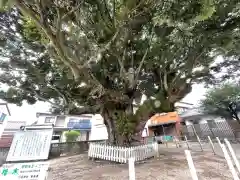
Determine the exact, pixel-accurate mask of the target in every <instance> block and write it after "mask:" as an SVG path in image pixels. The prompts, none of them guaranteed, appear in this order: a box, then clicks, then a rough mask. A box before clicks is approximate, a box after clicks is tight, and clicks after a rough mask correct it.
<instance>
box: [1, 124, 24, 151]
mask: <svg viewBox="0 0 240 180" xmlns="http://www.w3.org/2000/svg"><path fill="white" fill-rule="evenodd" d="M25 125H26V121H7V122H6V126H5V128H4V130H3V133H2V136H1V138H0V148H3V147H4V148H6V147H10V146H11V143H12V140H13V137H14V134H15V133H16V132H17V131H19V130H20V127H22V126H25Z"/></svg>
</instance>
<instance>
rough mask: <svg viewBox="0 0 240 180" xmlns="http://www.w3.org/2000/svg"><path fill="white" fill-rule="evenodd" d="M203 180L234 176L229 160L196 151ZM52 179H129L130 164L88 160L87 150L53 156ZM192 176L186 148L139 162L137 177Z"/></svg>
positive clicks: (179, 179) (182, 178)
mask: <svg viewBox="0 0 240 180" xmlns="http://www.w3.org/2000/svg"><path fill="white" fill-rule="evenodd" d="M178 151H179V150H178ZM192 157H193V161H194V164H195V167H196V169H197V173H198V176H199V179H200V180H208V179H211V180H218V179H219V180H230V179H233V178H232V177H231V174H230V172H229V170H228V166H227V164H226V161H225V160H224V159H223V158H222V157H220V156H218V155H213V153H212V152H192ZM50 162H51V171H50V174H49V175H50V176H49V178H48V180H128V166H127V164H114V163H110V162H106V161H101V160H99V161H91V160H88V158H87V155H86V154H82V155H76V156H71V157H62V158H58V159H54V160H51V161H50ZM176 179H177V180H191V177H190V171H189V169H188V165H187V161H186V159H185V155H184V151H183V150H181V151H179V152H166V151H161V154H160V157H159V158H152V159H149V160H146V161H144V162H141V163H139V164H136V180H176Z"/></svg>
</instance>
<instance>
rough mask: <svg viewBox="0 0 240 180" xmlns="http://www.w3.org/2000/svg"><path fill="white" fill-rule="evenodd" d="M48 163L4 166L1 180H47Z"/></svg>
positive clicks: (0, 170) (0, 176)
mask: <svg viewBox="0 0 240 180" xmlns="http://www.w3.org/2000/svg"><path fill="white" fill-rule="evenodd" d="M48 167H49V163H48V162H33V163H15V164H3V166H2V167H0V179H1V180H45V179H46V178H47V173H48Z"/></svg>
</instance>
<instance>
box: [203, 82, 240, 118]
mask: <svg viewBox="0 0 240 180" xmlns="http://www.w3.org/2000/svg"><path fill="white" fill-rule="evenodd" d="M232 103H235V104H236V111H239V110H240V85H239V84H224V85H221V86H217V87H214V88H212V89H210V90H209V91H208V92H207V94H206V98H205V99H203V100H202V101H201V106H202V109H203V112H205V113H207V114H211V115H218V116H222V117H225V118H226V119H230V120H231V119H237V118H238V116H237V114H236V113H233V112H232V111H231V109H229V108H230V105H231V104H232Z"/></svg>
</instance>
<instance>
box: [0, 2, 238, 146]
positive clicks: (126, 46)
mask: <svg viewBox="0 0 240 180" xmlns="http://www.w3.org/2000/svg"><path fill="white" fill-rule="evenodd" d="M4 2H6V3H5V4H3V5H4V7H5V6H6V5H8V6H9V5H10V7H14V8H15V9H16V10H17V11H18V12H19V14H18V17H19V18H20V19H21V21H20V22H22V23H20V25H21V26H20V27H21V28H17V29H14V32H15V33H14V34H13V35H15V36H13V37H19V35H20V36H21V38H20V44H22V42H25V43H24V48H20V49H21V50H22V49H25V50H26V51H25V53H23V52H21V53H20V55H18V56H15V55H14V54H13V55H14V57H17V58H14V59H15V60H16V59H17V60H18V62H19V60H21V61H20V62H21V63H22V62H27V63H28V64H31V66H32V65H34V64H33V63H32V61H31V63H29V61H30V59H32V58H33V59H34V61H36V63H37V64H38V63H42V62H43V61H41V59H39V58H36V57H37V56H39V54H36V53H35V51H34V50H31V49H32V47H34V45H35V44H37V45H39V46H40V47H42V50H41V52H40V55H43V54H45V57H44V58H43V59H44V61H48V62H44V63H43V65H46V66H47V69H48V70H47V71H48V73H46V72H44V71H43V72H44V73H45V74H48V76H50V77H52V76H53V74H57V75H58V77H59V76H60V79H61V80H60V81H58V80H56V78H54V79H52V81H51V82H48V81H47V82H46V81H45V80H44V83H43V81H42V78H43V77H42V76H41V78H40V80H36V78H35V76H36V73H37V72H33V71H32V72H31V73H26V72H25V71H24V72H23V74H20V75H19V76H18V77H15V76H16V74H13V75H14V76H10V77H11V78H8V79H13V80H15V79H16V78H18V79H20V80H18V81H17V83H16V84H17V86H21V85H22V84H24V83H23V82H22V81H24V82H25V80H28V77H29V76H34V78H35V79H33V80H31V83H30V84H27V88H29V87H32V89H31V91H30V92H31V93H30V92H29V89H27V90H26V88H25V89H24V90H22V91H20V92H21V93H18V94H16V93H15V94H14V93H12V94H10V95H9V96H8V101H11V100H12V99H18V101H17V102H21V101H22V100H23V99H24V98H22V97H26V96H27V97H29V96H30V97H33V99H34V101H36V100H44V99H43V98H42V96H43V95H44V98H45V100H47V101H49V100H54V101H55V102H57V104H60V105H61V106H63V107H66V106H67V107H69V106H70V105H71V106H73V107H74V108H75V109H80V108H81V107H84V108H86V107H88V108H92V107H94V108H92V109H91V110H92V111H93V112H99V113H101V114H102V116H103V117H104V120H105V124H106V125H107V127H108V133H109V135H110V140H111V142H118V141H120V139H124V138H129V135H133V134H134V133H135V132H136V129H135V128H137V127H138V124H139V123H140V122H141V120H142V119H143V120H144V122H145V121H146V120H147V118H146V116H145V115H144V114H143V113H142V112H140V111H139V112H138V113H137V116H138V117H134V116H133V102H134V101H135V102H139V99H140V97H141V96H142V94H145V95H147V97H148V98H149V99H148V101H146V103H144V104H143V105H141V107H140V108H139V109H140V110H143V109H144V110H146V111H145V114H148V112H152V111H153V110H154V111H155V110H156V107H154V106H153V105H154V104H155V103H154V100H159V101H160V102H161V105H160V107H157V111H159V112H162V111H163V112H169V111H173V110H174V103H175V102H177V101H179V100H181V99H182V98H184V97H185V95H186V94H188V93H189V92H190V91H191V85H192V84H193V83H199V82H208V83H215V81H216V79H215V78H214V76H213V75H214V74H215V73H216V72H219V71H221V68H223V67H230V66H231V65H232V64H234V63H235V64H237V63H239V62H238V61H237V60H238V58H239V48H238V47H239V39H240V38H239V36H240V33H239V31H240V30H239V21H240V16H239V13H238V12H239V2H238V1H237V0H210V1H204V0H203V1H200V0H199V1H191V0H190V1H189V0H183V1H172V0H169V1H162V0H147V1H146V0H112V1H107V0H101V1H91V0H84V1H74V0H71V1H60V0H56V1H48V0H40V1H36V0H33V1H29V0H11V1H4ZM10 2H11V3H10ZM9 3H10V4H9ZM12 5H13V6H12ZM10 12H11V11H10ZM13 14H14V15H15V13H13ZM2 16H3V17H4V18H2V20H1V23H4V24H3V26H4V27H5V31H1V33H2V35H3V36H2V39H3V42H5V43H3V45H2V50H1V54H4V55H5V54H6V53H4V52H8V54H6V55H5V56H6V58H7V60H6V62H7V63H5V65H6V66H10V67H11V66H12V63H11V61H10V60H11V59H13V58H11V56H12V53H11V52H12V51H13V50H15V49H16V48H17V47H15V46H13V45H15V44H16V42H19V41H16V40H15V38H13V39H12V41H9V40H8V37H9V36H7V35H8V33H7V31H6V29H7V30H8V29H9V28H10V26H8V24H9V22H11V20H12V19H16V18H15V17H14V18H8V17H9V15H8V14H7V17H6V14H5V13H3V14H2ZM11 16H12V15H11ZM12 23H15V24H19V21H17V22H15V21H14V22H12ZM11 27H13V26H11ZM16 27H18V26H16ZM16 32H17V33H16ZM10 37H11V36H10ZM18 39H19V38H18ZM10 45H11V48H10V47H9V46H10ZM25 45H26V46H25ZM12 46H13V47H12ZM12 49H13V50H12ZM29 49H30V50H29ZM32 52H34V53H32ZM25 54H26V55H25ZM219 55H222V56H223V57H224V58H225V60H226V62H228V63H225V64H223V63H222V64H215V65H214V61H215V58H216V57H217V56H219ZM34 67H35V69H38V70H40V69H41V68H43V67H44V66H41V68H40V67H39V66H35V65H34ZM49 68H51V69H49ZM28 69H29V67H28V68H27V70H28ZM41 71H42V70H41ZM32 74H34V75H32ZM59 74H60V75H59ZM69 75H70V76H69ZM48 76H47V77H48ZM22 77H26V78H22ZM66 78H68V79H69V80H66ZM225 78H226V77H225ZM4 79H5V78H4ZM22 79H24V80H22ZM29 79H32V77H29ZM50 79H51V78H50ZM2 82H4V83H6V84H8V85H9V86H10V87H11V88H14V89H16V85H15V84H11V81H2ZM40 84H41V85H43V84H44V86H40ZM36 87H37V90H38V91H37V93H36V92H35V91H33V88H36ZM39 87H41V88H39ZM51 87H54V88H55V89H56V88H57V90H58V91H59V89H60V90H61V91H60V92H61V94H64V97H67V98H68V102H70V103H63V102H64V100H63V99H64V98H63V96H61V95H60V93H58V92H57V91H56V90H55V91H52V90H51V91H50V89H51ZM17 88H19V87H17ZM72 89H75V90H76V91H78V93H76V92H74V91H73V90H72ZM35 90H36V89H35ZM40 93H41V94H40ZM69 93H70V95H69ZM53 94H54V95H53ZM65 94H67V96H66V95H65ZM76 94H77V96H74V95H76ZM38 95H41V96H38ZM150 98H151V99H150ZM5 99H6V98H5ZM25 99H26V98H25ZM59 99H60V100H59ZM34 101H32V102H34ZM13 102H15V101H13ZM62 104H63V105H62ZM59 109H60V111H63V110H64V109H66V108H61V107H60V108H58V110H59ZM70 109H71V108H70ZM126 120H127V121H129V122H131V123H129V124H130V125H129V126H131V127H132V128H129V130H128V132H126V131H125V129H126V128H124V124H125V123H123V122H125V121H126ZM137 129H138V128H137Z"/></svg>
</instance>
